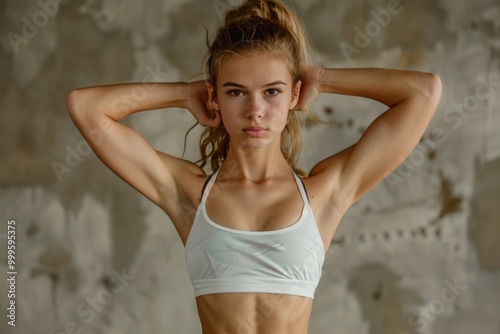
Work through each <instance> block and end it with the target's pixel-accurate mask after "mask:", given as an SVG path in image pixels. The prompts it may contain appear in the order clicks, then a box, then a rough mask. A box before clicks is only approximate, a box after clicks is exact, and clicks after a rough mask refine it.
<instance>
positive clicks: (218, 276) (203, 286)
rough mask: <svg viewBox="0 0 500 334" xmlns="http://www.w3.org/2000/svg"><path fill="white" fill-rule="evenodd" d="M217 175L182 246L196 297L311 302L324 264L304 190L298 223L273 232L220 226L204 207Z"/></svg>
mask: <svg viewBox="0 0 500 334" xmlns="http://www.w3.org/2000/svg"><path fill="white" fill-rule="evenodd" d="M218 173H219V170H217V171H216V172H215V173H214V174H213V175H212V176H211V177H210V179H209V180H208V182H207V184H206V187H205V189H204V191H203V194H202V199H201V202H200V204H199V206H198V210H197V212H196V217H195V219H194V222H193V226H192V228H191V232H190V234H189V237H188V240H187V242H186V248H185V253H186V265H187V270H188V274H189V277H190V279H191V282H192V284H193V288H194V292H195V296H196V297H198V296H201V295H205V294H212V293H225V292H254V293H278V294H291V295H298V296H304V297H309V298H312V299H314V293H315V290H316V287H317V285H318V283H319V280H320V278H321V271H322V266H323V262H324V259H325V251H324V248H323V242H322V239H321V235H320V233H319V230H318V227H317V225H316V221H315V220H314V216H313V212H312V210H311V207H310V206H309V201H308V198H307V195H306V191H305V188H304V185H303V183H302V181H301V180H300V178H299V177H298V176H297V175H295V173H294V177H295V180H296V182H297V186H298V189H299V191H300V195H301V197H302V200H303V202H304V205H303V209H302V215H301V217H300V218H299V220H298V221H297V222H296V223H295V224H292V225H290V226H288V227H285V228H283V229H279V230H274V231H241V230H236V229H231V228H227V227H224V226H220V225H218V224H216V223H215V222H213V221H212V220H211V219H210V218H209V217H208V214H207V210H206V208H205V202H206V199H207V197H208V194H209V192H210V189H211V188H212V185H213V184H214V182H215V180H216V178H217V175H218Z"/></svg>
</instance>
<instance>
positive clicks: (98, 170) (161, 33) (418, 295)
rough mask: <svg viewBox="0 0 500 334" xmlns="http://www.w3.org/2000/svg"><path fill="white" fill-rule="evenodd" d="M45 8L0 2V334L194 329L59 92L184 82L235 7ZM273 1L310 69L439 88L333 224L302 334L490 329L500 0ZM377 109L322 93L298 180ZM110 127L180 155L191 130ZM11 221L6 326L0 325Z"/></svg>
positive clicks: (151, 121) (495, 321) (142, 123)
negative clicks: (419, 131) (311, 62)
mask: <svg viewBox="0 0 500 334" xmlns="http://www.w3.org/2000/svg"><path fill="white" fill-rule="evenodd" d="M60 2H61V5H60V6H57V5H54V4H55V0H41V1H34V0H29V1H16V0H0V38H1V48H0V108H1V109H0V110H1V112H0V136H1V142H0V148H1V150H0V159H1V160H0V161H1V165H0V184H1V188H0V209H1V213H2V214H1V220H2V224H1V225H0V226H1V230H0V241H1V243H0V249H1V250H0V254H2V257H1V261H0V277H2V279H0V309H2V310H3V311H2V312H1V314H2V315H1V317H0V332H1V333H30V334H38V333H44V334H48V333H103V334H104V333H106V334H111V333H124V334H125V333H199V332H200V326H199V322H198V319H197V315H196V309H195V303H194V297H193V292H192V288H191V286H190V283H189V280H188V277H187V273H186V269H185V263H184V253H183V247H182V244H181V242H180V239H179V238H178V236H177V235H176V232H175V230H174V228H173V226H172V224H171V223H170V222H169V219H168V218H167V217H166V216H165V215H164V214H163V213H162V211H161V210H160V209H158V208H156V207H154V206H153V205H152V204H150V203H149V202H147V201H146V200H145V199H144V198H143V197H142V196H140V195H138V194H137V193H136V192H135V191H134V190H133V189H132V188H131V187H129V186H128V185H126V184H125V183H124V182H122V181H121V180H119V179H118V178H117V177H116V176H115V175H114V174H112V173H111V172H110V171H108V170H107V169H106V168H105V167H104V166H103V164H102V163H100V162H99V160H98V159H97V158H96V157H95V156H94V155H93V153H91V152H90V151H89V148H88V146H87V145H86V144H85V142H84V141H83V140H82V137H81V136H80V134H79V133H78V132H77V130H76V128H75V127H74V125H73V124H72V122H71V121H70V119H69V117H68V115H67V113H66V106H65V96H66V94H67V92H68V91H69V90H70V89H72V88H76V87H82V86H90V85H102V84H111V83H117V82H129V81H151V80H155V81H164V80H167V81H174V80H190V79H192V78H195V77H196V76H197V75H199V74H200V73H201V66H200V62H201V58H202V55H203V53H204V50H205V46H204V39H203V36H204V30H203V29H204V26H207V27H214V25H215V24H216V23H217V21H218V20H219V19H220V17H221V14H222V13H223V11H224V10H225V9H227V8H228V6H230V5H234V4H238V3H240V2H241V1H240V0H216V1H213V0H192V1H189V0H145V1H132V0H121V1H120V0H107V1H104V0H88V1H86V2H82V1H77V0H61V1H60ZM292 4H293V5H294V6H295V7H296V9H297V11H298V12H299V14H300V16H301V17H302V18H303V19H304V21H305V22H306V25H307V27H308V29H309V33H310V36H311V39H312V43H313V45H314V47H315V49H316V51H317V54H316V61H317V63H318V64H321V65H323V66H331V67H367V66H372V67H391V68H401V69H416V70H424V71H432V72H436V73H438V74H439V75H440V76H441V78H442V80H443V84H444V91H443V98H442V100H441V104H440V106H439V108H438V111H437V113H436V115H435V117H434V118H433V120H432V122H431V125H430V126H429V129H428V131H427V132H426V134H425V135H424V137H423V138H422V141H421V142H420V143H419V145H418V146H417V148H416V149H415V151H414V152H413V153H412V154H411V155H410V157H409V158H408V159H406V160H405V161H404V162H403V163H402V165H401V166H400V167H399V168H398V169H397V170H396V171H394V172H393V173H392V174H391V175H390V176H389V177H388V178H387V179H386V180H384V181H383V182H382V183H380V185H378V186H377V187H376V188H375V189H374V190H372V191H371V192H370V193H368V194H367V195H366V196H365V197H364V198H362V199H361V200H359V201H358V202H357V203H356V204H355V205H354V206H353V207H352V208H351V209H350V210H349V212H348V213H347V214H346V216H345V217H344V219H343V221H342V223H341V225H340V228H339V230H338V232H337V234H336V236H335V238H334V242H333V244H332V246H331V248H330V251H329V252H328V256H327V258H326V261H325V266H324V270H323V277H322V280H321V283H320V286H319V288H318V290H317V295H316V299H315V304H314V309H313V315H312V318H311V326H310V332H311V333H346V334H347V333H356V334H362V333H366V334H368V333H369V334H415V333H426V334H431V333H432V334H434V333H455V334H469V333H471V332H473V331H474V332H480V333H482V334H498V333H500V317H498V315H499V314H500V247H499V246H498V245H499V242H500V205H499V204H500V203H499V198H500V175H499V171H500V112H499V108H500V69H499V63H500V1H499V0H476V1H465V0H464V1H462V0H460V1H456V0H436V1H431V0H418V1H411V0H401V1H396V0H392V1H388V0H377V1H361V0H356V1H348V0H342V1H333V0H314V1H299V0H295V1H293V2H292ZM383 13H385V14H386V15H382V14H383ZM387 14H388V15H387ZM381 85H383V83H381ZM133 98H135V99H139V100H140V96H135V97H133ZM132 103H133V101H132ZM383 110H384V108H383V106H381V105H380V104H378V103H375V102H373V101H368V100H365V99H360V98H353V97H345V96H321V97H320V98H319V99H318V100H317V102H316V104H315V106H314V111H315V113H316V114H317V115H318V116H319V117H321V118H322V119H324V120H328V121H332V123H335V124H336V126H327V125H314V126H307V127H305V129H304V130H305V137H306V143H307V148H306V150H305V152H304V154H303V156H302V165H303V167H305V168H310V167H311V166H312V165H313V164H314V163H315V162H318V161H319V160H321V159H322V158H324V157H325V156H327V155H329V154H332V153H334V152H337V151H338V150H340V149H342V148H344V147H346V146H347V145H350V144H352V143H353V142H355V141H356V140H357V139H358V138H359V136H360V134H361V133H362V131H363V130H364V129H365V128H366V127H367V125H368V124H369V123H370V122H371V121H372V120H373V119H374V118H375V117H376V116H377V115H378V114H380V112H382V111H383ZM125 122H126V123H127V124H129V125H131V126H132V127H134V128H135V129H137V130H138V131H140V132H141V133H142V134H143V135H144V136H145V137H146V138H147V139H148V140H149V141H150V142H151V143H152V144H153V146H155V147H156V148H157V149H160V150H164V151H166V152H168V153H170V154H173V155H177V156H179V155H180V154H181V152H182V140H183V135H184V133H185V131H186V130H187V129H188V128H189V127H190V126H191V125H192V124H193V123H194V119H193V118H192V117H191V116H190V114H189V113H188V112H186V111H184V110H177V109H174V110H160V111H150V112H147V113H141V114H137V115H134V116H131V117H129V118H128V119H127V120H126V121H125ZM196 137H197V136H196V134H192V135H191V136H190V137H189V141H188V153H187V158H190V159H194V158H196V155H197V150H196V146H195V143H196V139H197V138H196ZM327 143H328V144H327ZM13 218H14V219H15V221H16V241H17V244H16V246H17V249H16V269H17V272H18V274H17V276H16V287H17V289H16V305H17V309H16V311H17V313H16V316H17V317H16V327H11V326H8V325H7V320H8V319H7V318H6V316H5V313H6V308H7V306H8V303H9V302H10V299H8V298H7V292H6V290H7V289H8V285H7V281H6V280H5V279H4V277H5V276H6V273H7V271H8V268H7V261H6V251H7V238H8V231H7V222H8V220H9V219H13Z"/></svg>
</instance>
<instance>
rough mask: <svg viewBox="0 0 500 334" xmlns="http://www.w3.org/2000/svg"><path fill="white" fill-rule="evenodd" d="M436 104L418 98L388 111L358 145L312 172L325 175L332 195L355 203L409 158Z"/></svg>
mask: <svg viewBox="0 0 500 334" xmlns="http://www.w3.org/2000/svg"><path fill="white" fill-rule="evenodd" d="M436 105H437V104H435V103H429V101H426V100H425V99H415V100H408V101H405V102H403V103H400V104H398V105H396V106H394V107H392V108H390V109H388V110H387V111H386V112H384V113H383V114H382V115H380V116H379V117H378V118H377V119H375V121H373V122H372V123H371V124H370V126H369V127H368V128H367V129H366V131H365V132H364V133H363V135H362V136H361V138H360V140H359V141H358V142H357V143H356V144H354V145H352V146H350V147H348V148H346V149H345V150H343V151H341V152H339V153H337V154H335V155H333V156H331V157H329V158H327V159H325V160H324V161H322V162H321V163H319V164H318V165H317V166H316V167H315V168H314V169H313V170H312V171H311V173H316V174H323V178H324V179H325V181H324V182H325V184H326V185H327V186H328V187H329V189H330V190H331V192H337V193H338V192H340V193H341V194H342V197H343V198H344V199H347V201H348V202H349V203H353V202H355V201H356V200H358V199H359V198H360V197H361V196H363V194H365V193H366V192H368V191H369V190H370V189H371V188H373V187H374V186H375V185H376V184H378V183H379V182H380V181H382V180H383V179H384V178H385V177H386V176H388V175H389V174H390V173H391V172H392V171H393V170H394V169H396V168H397V167H398V166H399V165H400V164H401V163H402V162H403V161H404V160H405V159H406V158H407V157H408V155H409V154H410V152H411V151H412V150H413V149H414V148H415V146H416V145H417V144H418V142H419V140H420V138H421V137H422V134H423V132H424V131H425V128H426V127H427V125H428V123H429V121H430V119H431V117H432V115H433V113H434V110H435V108H436ZM336 195H337V196H338V194H336Z"/></svg>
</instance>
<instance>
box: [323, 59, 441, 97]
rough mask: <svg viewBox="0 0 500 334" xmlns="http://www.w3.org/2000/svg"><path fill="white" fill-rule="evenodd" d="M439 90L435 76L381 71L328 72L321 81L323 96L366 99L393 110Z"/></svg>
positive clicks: (411, 72)
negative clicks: (407, 101) (341, 95)
mask: <svg viewBox="0 0 500 334" xmlns="http://www.w3.org/2000/svg"><path fill="white" fill-rule="evenodd" d="M439 87H440V80H439V77H438V76H437V75H435V74H432V73H425V72H415V71H400V70H390V69H378V68H367V69H330V68H327V69H324V71H323V73H322V75H321V77H320V79H319V90H320V92H321V93H334V94H343V95H354V96H362V97H366V98H370V99H373V100H376V101H379V102H381V103H384V104H385V105H387V106H389V107H393V106H395V105H396V104H398V103H400V102H402V101H405V100H408V99H412V98H425V99H427V98H430V97H431V96H432V95H434V94H435V92H436V91H438V90H439Z"/></svg>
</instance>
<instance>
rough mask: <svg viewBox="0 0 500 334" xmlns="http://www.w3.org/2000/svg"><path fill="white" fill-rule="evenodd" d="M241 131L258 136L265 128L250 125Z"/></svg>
mask: <svg viewBox="0 0 500 334" xmlns="http://www.w3.org/2000/svg"><path fill="white" fill-rule="evenodd" d="M243 132H245V133H246V134H247V135H249V136H250V137H260V136H262V135H263V134H264V132H266V129H264V128H261V127H259V126H251V127H248V128H245V129H243Z"/></svg>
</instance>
